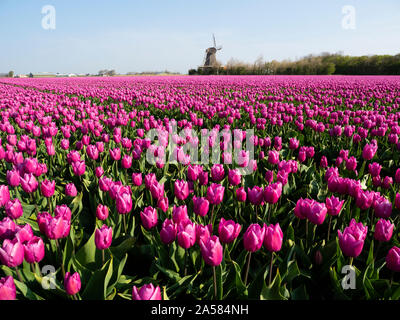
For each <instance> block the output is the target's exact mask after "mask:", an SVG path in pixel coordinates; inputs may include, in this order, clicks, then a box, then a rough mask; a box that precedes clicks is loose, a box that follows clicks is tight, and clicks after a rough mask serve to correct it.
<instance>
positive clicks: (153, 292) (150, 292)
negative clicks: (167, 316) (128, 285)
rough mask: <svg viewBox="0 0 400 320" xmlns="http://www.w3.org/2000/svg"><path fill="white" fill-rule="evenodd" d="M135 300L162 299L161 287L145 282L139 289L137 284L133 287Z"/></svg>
mask: <svg viewBox="0 0 400 320" xmlns="http://www.w3.org/2000/svg"><path fill="white" fill-rule="evenodd" d="M132 299H133V300H161V292H160V287H158V286H157V287H154V286H153V284H152V283H150V284H145V285H144V286H143V287H141V288H140V290H138V288H137V287H136V286H133V289H132Z"/></svg>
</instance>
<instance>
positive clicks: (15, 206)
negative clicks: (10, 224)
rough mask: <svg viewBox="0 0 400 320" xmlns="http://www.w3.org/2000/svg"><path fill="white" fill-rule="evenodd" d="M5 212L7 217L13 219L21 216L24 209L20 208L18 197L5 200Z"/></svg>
mask: <svg viewBox="0 0 400 320" xmlns="http://www.w3.org/2000/svg"><path fill="white" fill-rule="evenodd" d="M5 212H6V215H7V216H8V217H10V218H11V219H14V220H16V219H18V218H19V217H21V216H22V214H23V213H24V211H23V209H22V205H21V202H20V201H19V200H18V198H15V199H14V200H10V201H8V202H7V204H6V206H5Z"/></svg>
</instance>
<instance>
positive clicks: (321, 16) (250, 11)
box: [0, 0, 400, 73]
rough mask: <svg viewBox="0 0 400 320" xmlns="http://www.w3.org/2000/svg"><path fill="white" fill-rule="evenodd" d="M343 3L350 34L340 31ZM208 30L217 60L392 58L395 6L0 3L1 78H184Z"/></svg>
mask: <svg viewBox="0 0 400 320" xmlns="http://www.w3.org/2000/svg"><path fill="white" fill-rule="evenodd" d="M45 5H53V6H54V8H55V9H56V20H55V21H56V28H55V30H45V29H43V28H42V19H43V17H44V16H45V15H44V14H42V7H43V6H45ZM345 5H352V6H353V7H354V8H355V29H344V28H343V27H342V20H343V18H344V14H343V13H342V8H343V6H345ZM212 33H214V34H215V36H216V39H217V45H222V46H223V48H222V50H221V51H219V52H218V54H217V59H218V60H220V61H221V62H222V63H226V62H227V61H228V60H229V59H230V58H236V59H239V60H242V61H245V62H253V61H254V60H255V59H257V58H258V57H260V56H262V57H263V58H264V59H265V60H267V61H269V60H272V59H276V60H282V59H292V60H293V59H296V58H300V57H302V56H304V55H307V54H310V53H313V54H318V53H321V52H324V51H328V52H338V51H343V53H344V54H349V55H369V54H397V53H400V0H379V1H378V0H301V1H300V0H291V1H289V0H278V1H277V0H240V1H239V0H140V1H139V0H130V1H128V0H112V1H111V0H109V1H105V0H79V1H78V0H44V1H42V0H0V41H1V46H0V72H8V71H9V70H14V71H15V73H29V72H33V73H36V72H60V73H96V72H98V71H99V70H101V69H115V70H116V71H117V72H119V73H126V72H129V71H136V72H141V71H162V70H165V69H167V70H169V71H178V72H182V73H186V72H187V70H188V69H190V68H193V67H194V68H196V67H197V66H198V65H200V64H201V63H202V61H203V58H204V51H205V49H206V48H207V47H208V46H210V45H211V44H212Z"/></svg>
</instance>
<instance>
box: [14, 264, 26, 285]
mask: <svg viewBox="0 0 400 320" xmlns="http://www.w3.org/2000/svg"><path fill="white" fill-rule="evenodd" d="M15 272H16V273H17V277H18V280H19V282H22V283H23V282H24V280H22V276H21V273H20V272H19V270H18V267H15Z"/></svg>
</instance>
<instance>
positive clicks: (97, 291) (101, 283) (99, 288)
mask: <svg viewBox="0 0 400 320" xmlns="http://www.w3.org/2000/svg"><path fill="white" fill-rule="evenodd" d="M112 273H113V259H112V258H111V259H110V260H108V261H107V262H106V263H105V264H104V266H103V267H102V268H101V269H100V270H97V271H95V272H94V273H93V275H92V277H91V278H90V280H89V282H88V284H87V285H86V287H85V290H84V291H83V293H82V298H83V299H86V300H105V299H106V297H107V286H108V282H109V281H110V279H111V276H112Z"/></svg>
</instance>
